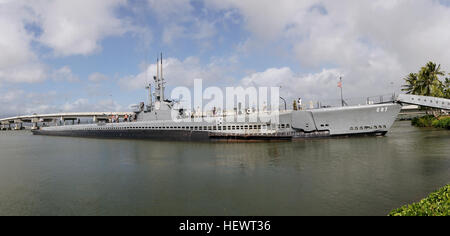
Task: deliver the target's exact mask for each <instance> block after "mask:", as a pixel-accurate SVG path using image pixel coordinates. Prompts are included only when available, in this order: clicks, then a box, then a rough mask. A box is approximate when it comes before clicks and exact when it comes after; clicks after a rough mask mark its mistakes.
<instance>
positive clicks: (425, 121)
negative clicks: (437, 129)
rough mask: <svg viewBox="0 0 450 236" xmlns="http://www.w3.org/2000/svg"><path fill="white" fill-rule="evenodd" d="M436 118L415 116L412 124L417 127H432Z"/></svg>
mask: <svg viewBox="0 0 450 236" xmlns="http://www.w3.org/2000/svg"><path fill="white" fill-rule="evenodd" d="M434 120H436V118H435V117H434V116H431V115H428V116H422V117H414V118H413V119H412V120H411V124H412V125H413V126H417V127H431V126H432V125H433V121H434Z"/></svg>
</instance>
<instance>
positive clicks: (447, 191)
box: [389, 185, 450, 216]
mask: <svg viewBox="0 0 450 236" xmlns="http://www.w3.org/2000/svg"><path fill="white" fill-rule="evenodd" d="M389 216H450V185H447V186H445V187H443V188H441V189H439V190H438V191H436V192H434V193H431V194H430V195H429V196H428V197H427V198H425V199H422V200H421V201H420V202H418V203H413V204H411V205H406V206H403V207H401V208H398V209H395V210H393V211H391V212H390V213H389Z"/></svg>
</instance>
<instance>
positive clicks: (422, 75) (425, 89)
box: [416, 61, 445, 97]
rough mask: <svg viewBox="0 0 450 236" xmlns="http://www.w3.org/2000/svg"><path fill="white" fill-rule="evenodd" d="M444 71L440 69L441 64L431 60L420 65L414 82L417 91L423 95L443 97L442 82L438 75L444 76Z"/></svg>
mask: <svg viewBox="0 0 450 236" xmlns="http://www.w3.org/2000/svg"><path fill="white" fill-rule="evenodd" d="M444 75H445V72H444V71H441V65H436V64H435V63H433V62H431V61H430V62H428V63H427V65H426V66H424V67H422V68H421V69H420V71H419V74H418V80H417V83H416V86H417V89H418V91H420V94H418V95H424V96H434V97H443V96H444V91H443V88H444V86H443V84H442V82H441V81H440V80H439V76H444Z"/></svg>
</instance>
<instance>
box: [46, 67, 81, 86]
mask: <svg viewBox="0 0 450 236" xmlns="http://www.w3.org/2000/svg"><path fill="white" fill-rule="evenodd" d="M51 77H52V79H53V80H54V81H58V82H62V81H67V82H78V81H80V79H79V78H78V76H76V75H74V74H73V73H72V70H71V69H70V67H69V66H63V67H61V68H59V69H57V70H55V71H53V73H52V75H51Z"/></svg>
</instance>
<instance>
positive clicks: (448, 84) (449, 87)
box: [444, 74, 450, 99]
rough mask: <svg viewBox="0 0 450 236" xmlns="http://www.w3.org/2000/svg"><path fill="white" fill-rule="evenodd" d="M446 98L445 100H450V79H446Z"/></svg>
mask: <svg viewBox="0 0 450 236" xmlns="http://www.w3.org/2000/svg"><path fill="white" fill-rule="evenodd" d="M449 75H450V74H449ZM444 96H445V98H449V99H450V78H445V82H444Z"/></svg>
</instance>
